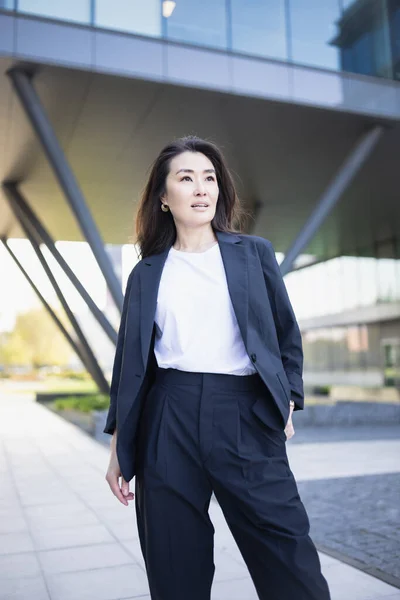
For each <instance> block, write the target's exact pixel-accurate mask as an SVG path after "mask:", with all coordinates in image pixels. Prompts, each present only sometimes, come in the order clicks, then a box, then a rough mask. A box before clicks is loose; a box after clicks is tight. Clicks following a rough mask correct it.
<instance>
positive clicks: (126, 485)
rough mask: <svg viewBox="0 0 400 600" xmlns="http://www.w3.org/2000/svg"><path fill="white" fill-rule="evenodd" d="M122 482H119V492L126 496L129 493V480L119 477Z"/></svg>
mask: <svg viewBox="0 0 400 600" xmlns="http://www.w3.org/2000/svg"><path fill="white" fill-rule="evenodd" d="M121 480H122V483H121V492H122V493H123V495H124V496H127V495H128V494H129V482H128V481H125V479H124V478H123V477H121Z"/></svg>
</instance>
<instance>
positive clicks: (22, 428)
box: [0, 393, 400, 600]
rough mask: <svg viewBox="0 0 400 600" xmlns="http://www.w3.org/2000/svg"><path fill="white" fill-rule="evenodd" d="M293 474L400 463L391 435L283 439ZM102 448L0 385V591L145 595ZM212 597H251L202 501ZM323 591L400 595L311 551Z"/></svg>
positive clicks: (110, 597) (231, 546)
mask: <svg viewBox="0 0 400 600" xmlns="http://www.w3.org/2000/svg"><path fill="white" fill-rule="evenodd" d="M288 454H289V459H290V463H291V467H292V470H293V471H294V473H295V476H296V478H297V480H298V481H299V482H301V481H316V480H318V479H321V478H329V477H332V478H338V477H353V476H361V475H364V474H368V475H379V474H381V473H396V472H398V471H400V469H399V464H398V456H399V455H400V441H399V440H396V439H389V440H377V441H370V440H365V441H363V440H361V441H357V442H351V441H347V442H343V443H341V442H336V443H334V442H327V443H322V442H321V443H313V444H307V443H304V444H298V443H297V444H294V443H293V444H291V443H290V442H289V443H288ZM107 464H108V449H107V448H105V447H103V446H101V445H100V444H98V443H96V442H95V441H93V440H92V439H91V438H89V437H88V436H86V435H85V434H83V433H82V432H80V431H79V430H78V429H76V428H75V427H74V426H72V425H70V424H69V423H66V422H65V421H64V420H62V419H61V418H59V417H58V416H57V415H55V414H53V413H51V412H49V411H47V410H46V409H45V408H44V407H42V406H41V405H37V404H36V403H34V402H32V400H31V399H29V398H27V397H26V396H18V395H16V394H12V395H8V396H6V395H4V394H3V395H1V393H0V480H1V486H0V599H1V600H28V599H29V600H50V599H51V600H122V599H123V600H131V599H132V600H133V598H142V599H149V598H150V596H149V594H148V586H147V580H146V576H145V572H144V567H143V560H142V557H141V553H140V549H139V543H138V539H137V531H136V523H135V515H134V507H133V504H131V505H130V506H129V507H124V506H122V505H120V504H119V503H118V502H117V500H116V499H115V498H114V496H113V495H112V494H111V492H110V491H109V489H108V487H107V484H106V482H105V479H104V474H105V471H106V468H107ZM211 518H212V520H213V523H214V526H215V564H216V573H215V578H214V584H213V594H212V599H213V600H228V599H229V600H235V599H237V600H251V599H254V600H256V594H255V591H254V589H253V585H252V583H251V580H250V577H249V575H248V572H247V569H246V567H245V566H244V564H243V560H242V558H241V556H240V554H239V551H238V550H237V548H236V546H235V543H234V541H233V539H232V537H231V534H230V532H229V530H228V528H227V526H226V524H225V522H224V519H223V517H222V513H221V511H220V509H219V507H218V505H217V504H216V503H215V502H212V503H211ZM320 558H321V562H322V565H323V572H324V575H325V576H326V578H327V579H328V582H329V585H330V588H331V591H332V600H400V590H399V589H397V588H395V587H393V586H391V585H388V584H387V583H385V582H383V581H381V580H379V579H376V578H374V577H371V576H370V575H367V574H366V573H364V572H362V571H360V570H358V569H354V568H353V567H351V566H349V565H348V564H344V563H342V562H340V561H339V560H337V559H335V558H332V557H330V556H327V555H325V554H322V553H321V554H320Z"/></svg>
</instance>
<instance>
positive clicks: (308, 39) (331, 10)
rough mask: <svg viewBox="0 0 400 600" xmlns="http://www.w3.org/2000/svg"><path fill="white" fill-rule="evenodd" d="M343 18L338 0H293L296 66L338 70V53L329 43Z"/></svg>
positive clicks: (291, 3)
mask: <svg viewBox="0 0 400 600" xmlns="http://www.w3.org/2000/svg"><path fill="white" fill-rule="evenodd" d="M339 16H340V12H339V2H338V0H323V1H321V0H291V1H290V15H289V18H290V31H291V47H292V56H291V58H292V60H293V61H294V62H295V63H300V64H305V65H316V66H320V67H327V68H329V69H338V68H339V52H338V50H337V48H335V47H334V46H332V45H331V43H330V40H331V39H332V38H333V37H334V36H335V35H336V31H337V28H336V21H337V20H338V18H339Z"/></svg>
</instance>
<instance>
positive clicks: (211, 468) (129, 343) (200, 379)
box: [104, 136, 330, 600]
mask: <svg viewBox="0 0 400 600" xmlns="http://www.w3.org/2000/svg"><path fill="white" fill-rule="evenodd" d="M242 214H243V213H242ZM239 217H240V207H239V202H238V198H237V196H236V192H235V188H234V184H233V181H232V178H231V176H230V174H229V171H228V168H227V166H226V164H225V161H224V158H223V156H222V154H221V152H220V150H219V149H218V148H217V147H216V146H215V145H214V144H212V143H210V142H207V141H204V140H201V139H200V138H197V137H192V136H191V137H186V138H181V139H178V140H176V141H174V142H173V143H171V144H169V145H168V146H166V147H165V148H164V149H163V150H162V151H161V153H160V155H159V156H158V158H157V159H156V161H155V163H154V165H153V167H152V170H151V173H150V177H149V180H148V183H147V185H146V187H145V190H144V193H143V197H142V201H141V205H140V208H139V212H138V216H137V221H136V228H137V229H136V230H137V241H138V244H139V245H140V248H141V260H140V261H139V262H138V264H137V265H136V266H135V267H134V269H133V270H132V272H131V274H130V276H129V279H128V283H127V288H126V294H125V301H124V307H123V313H122V318H121V325H120V329H119V334H118V343H117V350H116V355H115V362H114V368H113V376H112V382H111V394H110V396H111V402H110V409H109V413H108V418H107V424H106V427H105V429H104V431H105V432H107V433H110V434H112V441H111V456H110V464H109V467H108V471H107V475H106V479H107V481H108V483H109V485H110V488H111V490H112V492H113V493H114V494H115V496H116V497H117V498H118V499H119V500H120V502H122V504H125V505H128V503H129V501H130V500H132V499H133V498H134V497H135V506H136V517H137V524H138V531H139V537H140V544H141V549H142V552H143V556H144V560H145V564H146V570H147V577H148V581H149V587H150V592H151V597H152V599H153V600H207V599H209V598H210V590H211V584H212V579H213V575H214V563H213V533H214V528H213V525H212V523H211V521H210V518H209V514H208V508H209V503H210V499H211V494H212V492H214V494H215V497H216V498H217V500H218V502H219V504H220V506H221V508H222V511H223V513H224V516H225V518H226V521H227V523H228V525H229V528H230V530H231V531H232V534H233V536H234V538H235V540H236V542H237V544H238V547H239V549H240V551H241V553H242V556H243V558H244V560H245V562H246V565H247V567H248V569H249V572H250V575H251V577H252V580H253V582H254V585H255V588H256V590H257V594H258V596H259V598H261V599H263V600H267V599H268V600H278V599H279V600H329V598H330V595H329V590H328V586H327V583H326V580H325V578H324V577H323V575H322V573H321V565H320V561H319V557H318V554H317V551H316V548H315V546H314V544H313V542H312V540H311V539H310V537H309V520H308V516H307V514H306V511H305V509H304V506H303V504H302V502H301V500H300V497H299V494H298V490H297V486H296V482H295V479H294V477H293V473H292V472H291V470H290V467H289V464H288V459H287V455H286V446H285V442H286V440H287V439H289V438H290V437H291V436H292V435H293V433H294V430H293V426H292V412H293V410H299V409H302V408H303V407H304V394H303V381H302V368H303V353H302V343H301V335H300V331H299V328H298V325H297V322H296V318H295V315H294V313H293V310H292V307H291V304H290V301H289V298H288V295H287V292H286V288H285V285H284V283H283V279H282V276H281V273H280V270H279V266H278V264H277V262H276V258H275V253H274V250H273V247H272V245H271V243H270V242H269V241H268V240H266V239H264V238H261V237H257V236H252V235H245V234H242V233H239V232H237V231H236V230H235V229H234V223H235V222H237V221H238V219H239ZM134 475H136V479H135V494H133V493H132V492H130V491H129V481H130V480H131V479H132V478H133V476H134ZM120 478H121V483H120V482H119V479H120Z"/></svg>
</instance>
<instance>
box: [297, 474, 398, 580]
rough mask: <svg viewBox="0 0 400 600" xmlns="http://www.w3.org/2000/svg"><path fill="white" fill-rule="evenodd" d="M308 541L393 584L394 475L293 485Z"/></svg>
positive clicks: (395, 546) (395, 560)
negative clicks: (370, 569) (377, 571)
mask: <svg viewBox="0 0 400 600" xmlns="http://www.w3.org/2000/svg"><path fill="white" fill-rule="evenodd" d="M298 489H299V493H300V497H301V499H302V501H303V503H304V505H305V507H306V509H307V512H308V515H309V518H310V531H311V537H312V539H313V541H314V542H315V543H316V544H317V545H318V544H321V546H323V547H325V548H330V549H332V550H335V551H337V552H340V553H341V554H342V555H343V556H346V557H348V558H350V559H356V560H357V561H360V562H361V563H363V564H364V565H365V568H368V567H375V568H379V569H380V570H381V571H382V573H383V575H389V576H391V577H396V578H399V585H400V577H399V571H400V569H399V563H400V560H399V551H400V525H399V523H400V501H399V499H400V474H398V473H385V474H380V475H365V476H363V477H340V478H337V479H319V480H314V481H301V482H298Z"/></svg>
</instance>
